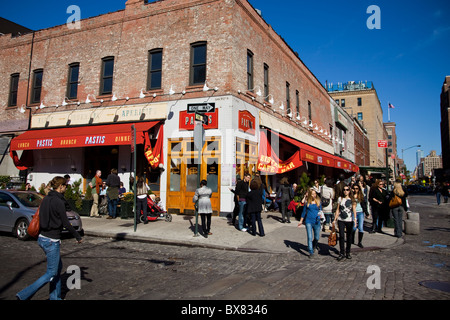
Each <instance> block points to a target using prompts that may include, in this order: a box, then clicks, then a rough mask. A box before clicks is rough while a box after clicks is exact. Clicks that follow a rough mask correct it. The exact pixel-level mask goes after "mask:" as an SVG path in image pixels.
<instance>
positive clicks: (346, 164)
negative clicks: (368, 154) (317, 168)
mask: <svg viewBox="0 0 450 320" xmlns="http://www.w3.org/2000/svg"><path fill="white" fill-rule="evenodd" d="M270 131H271V132H272V134H276V135H278V136H279V137H280V138H281V139H283V140H285V141H287V142H289V143H291V144H293V145H295V146H297V147H299V148H300V159H301V160H302V161H307V162H311V163H315V164H319V165H321V166H326V167H332V168H338V169H345V170H349V171H354V172H358V171H359V168H358V166H357V165H355V164H353V163H351V162H350V161H347V160H344V159H342V158H340V157H338V156H335V155H332V154H330V153H328V152H325V151H322V150H319V149H317V148H314V147H311V146H309V145H307V144H305V143H302V142H300V141H297V140H295V139H292V138H290V137H288V136H285V135H283V134H281V133H278V132H274V131H272V130H270Z"/></svg>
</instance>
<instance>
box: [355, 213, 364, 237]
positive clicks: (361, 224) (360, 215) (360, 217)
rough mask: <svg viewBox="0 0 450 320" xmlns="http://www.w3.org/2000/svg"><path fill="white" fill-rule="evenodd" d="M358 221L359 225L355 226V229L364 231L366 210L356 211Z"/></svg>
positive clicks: (360, 231)
mask: <svg viewBox="0 0 450 320" xmlns="http://www.w3.org/2000/svg"><path fill="white" fill-rule="evenodd" d="M356 221H357V222H358V226H357V227H353V230H354V231H356V229H358V231H359V233H364V212H362V211H361V212H357V213H356Z"/></svg>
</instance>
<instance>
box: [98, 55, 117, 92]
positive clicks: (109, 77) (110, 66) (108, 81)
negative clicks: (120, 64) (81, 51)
mask: <svg viewBox="0 0 450 320" xmlns="http://www.w3.org/2000/svg"><path fill="white" fill-rule="evenodd" d="M113 76H114V57H105V58H103V59H102V77H101V83H100V95H103V94H111V93H112V89H113Z"/></svg>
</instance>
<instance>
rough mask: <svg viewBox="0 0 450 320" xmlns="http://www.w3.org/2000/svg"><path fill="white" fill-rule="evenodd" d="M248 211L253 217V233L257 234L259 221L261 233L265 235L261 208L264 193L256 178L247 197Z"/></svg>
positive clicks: (262, 235)
mask: <svg viewBox="0 0 450 320" xmlns="http://www.w3.org/2000/svg"><path fill="white" fill-rule="evenodd" d="M246 201H247V212H248V214H249V215H250V217H251V221H252V230H251V234H252V235H254V236H256V222H258V230H259V235H260V236H261V237H264V235H265V234H264V227H263V224H262V221H261V210H262V205H263V193H262V189H261V188H260V184H259V183H258V181H257V180H256V179H253V180H252V182H251V183H250V192H249V193H248V194H247V197H246Z"/></svg>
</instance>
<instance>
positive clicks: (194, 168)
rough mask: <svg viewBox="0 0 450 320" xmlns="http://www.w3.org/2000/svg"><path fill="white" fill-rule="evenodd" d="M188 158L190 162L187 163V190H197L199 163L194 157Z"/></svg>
mask: <svg viewBox="0 0 450 320" xmlns="http://www.w3.org/2000/svg"><path fill="white" fill-rule="evenodd" d="M188 160H190V161H189V162H190V163H188V164H187V165H186V191H187V192H195V190H196V189H197V183H198V165H197V164H196V163H195V161H193V160H194V159H188Z"/></svg>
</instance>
